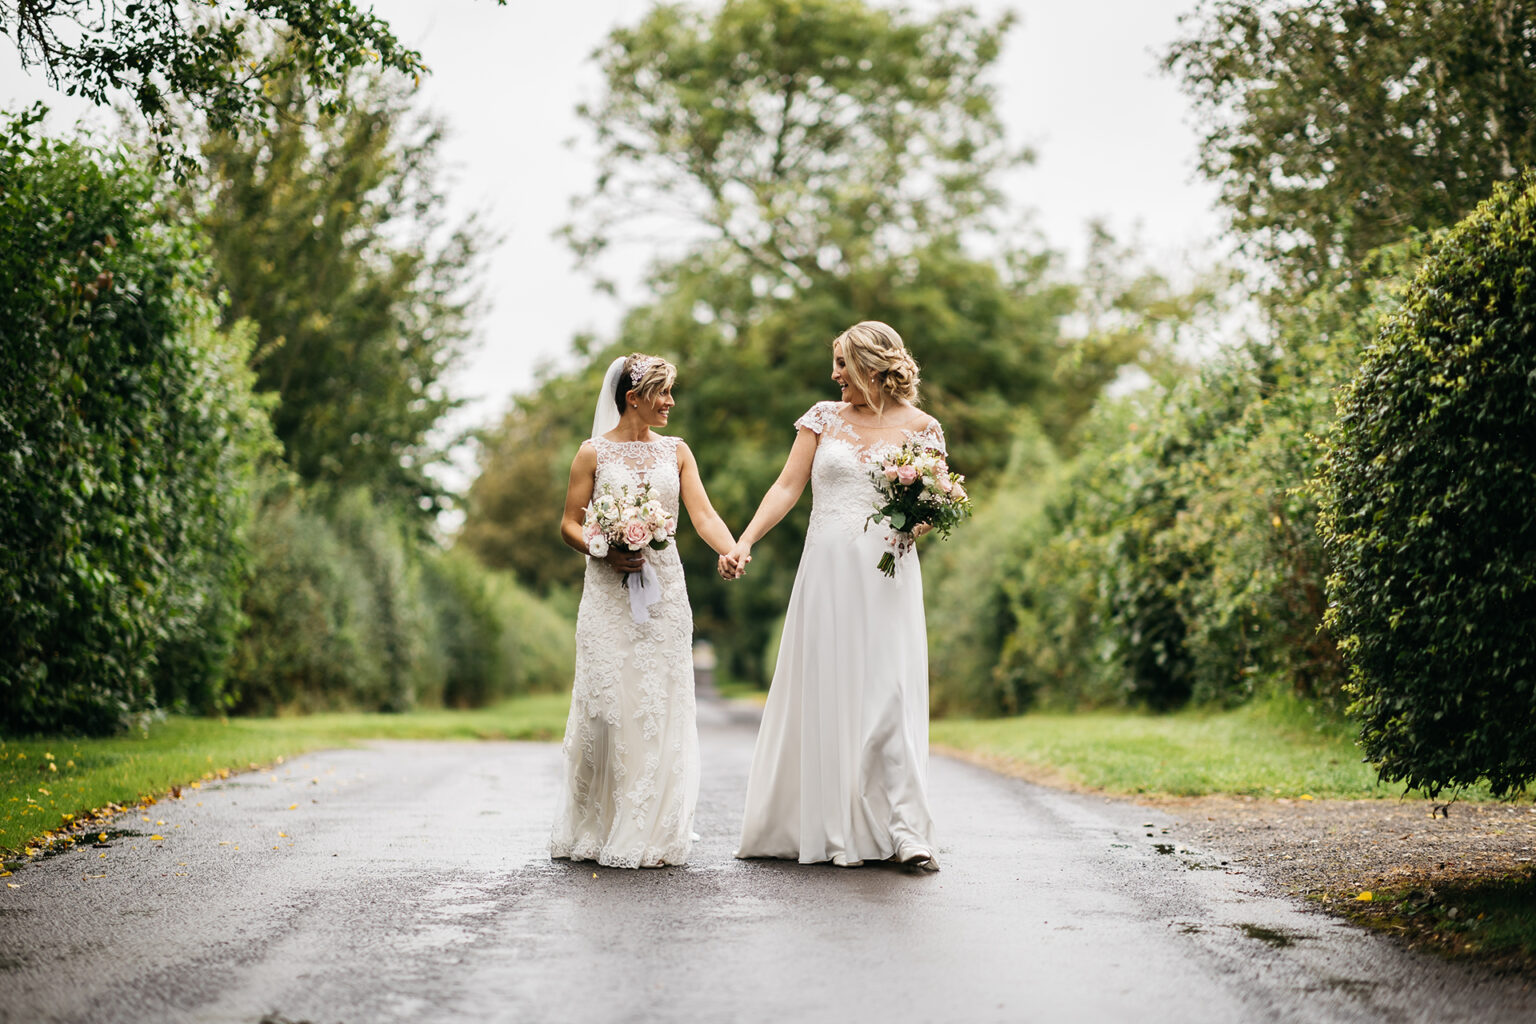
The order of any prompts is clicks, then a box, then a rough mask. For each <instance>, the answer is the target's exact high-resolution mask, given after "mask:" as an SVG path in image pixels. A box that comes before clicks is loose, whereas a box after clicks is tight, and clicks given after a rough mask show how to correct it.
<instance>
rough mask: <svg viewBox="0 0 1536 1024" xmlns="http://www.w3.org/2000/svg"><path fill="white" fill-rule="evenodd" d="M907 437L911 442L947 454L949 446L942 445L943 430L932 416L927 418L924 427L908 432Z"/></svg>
mask: <svg viewBox="0 0 1536 1024" xmlns="http://www.w3.org/2000/svg"><path fill="white" fill-rule="evenodd" d="M907 436H908V438H909V439H910V440H912V441H920V442H922V443H923V444H926V445H931V446H933V447H934V448H937V449H938V450H939V451H941V452H943V453H944V454H945V455H948V454H949V446H948V445H946V444H945V443H944V428H943V426H941V425H940V424H939V421H938V420H936V419H934V418H933V417H932V416H930V417H928V422H927V424H926V425H924V426H922V427H920V428H918V429H917V430H914V431H909V432H908V434H907Z"/></svg>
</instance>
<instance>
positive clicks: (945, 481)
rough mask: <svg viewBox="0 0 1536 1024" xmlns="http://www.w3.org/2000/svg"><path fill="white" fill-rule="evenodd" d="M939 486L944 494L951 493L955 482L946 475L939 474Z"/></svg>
mask: <svg viewBox="0 0 1536 1024" xmlns="http://www.w3.org/2000/svg"><path fill="white" fill-rule="evenodd" d="M939 486H940V487H942V488H944V493H945V494H950V493H953V491H954V489H955V482H954V481H953V480H951V479H950V478H949V477H948V476H941V477H939Z"/></svg>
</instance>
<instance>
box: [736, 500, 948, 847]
mask: <svg viewBox="0 0 1536 1024" xmlns="http://www.w3.org/2000/svg"><path fill="white" fill-rule="evenodd" d="M884 550H885V547H884V539H883V531H880V530H876V529H871V530H869V531H868V532H863V531H862V530H860V531H849V530H846V529H838V528H835V527H834V526H831V525H830V524H829V525H828V527H827V528H824V529H819V530H818V529H817V528H816V526H815V525H814V524H813V526H812V529H811V532H810V534H809V535H808V536H807V538H806V543H805V550H804V553H803V554H802V555H801V558H800V568H799V571H798V573H797V574H796V576H795V586H794V591H793V593H792V594H791V596H790V599H789V610H788V612H787V614H786V617H785V620H784V634H783V639H782V641H781V642H780V645H779V656H778V663H777V665H776V666H775V668H774V673H773V683H772V685H771V687H770V688H769V691H768V703H767V706H766V707H765V708H764V711H763V722H762V727H761V730H760V731H759V733H758V736H757V746H756V749H755V750H754V752H753V759H752V771H751V775H750V777H749V779H748V782H747V805H746V812H745V815H744V820H743V822H742V831H741V843H740V846H739V847H738V849H737V852H736V856H738V857H779V858H786V859H792V860H798V861H799V862H800V863H802V864H810V863H817V862H821V861H831V862H832V863H833V864H838V865H844V866H853V865H856V864H859V863H861V862H863V861H865V860H884V859H887V858H890V857H892V856H897V855H902V854H904V853H905V852H906V851H908V850H910V849H913V848H921V849H924V850H927V851H928V852H930V853H937V852H938V851H937V847H936V845H935V842H934V831H933V821H932V818H931V817H930V815H929V811H928V797H927V773H928V638H927V628H926V625H925V623H924V621H923V579H922V570H921V569H920V567H919V566H918V561H917V553H916V552H909V553H908V554H906V555H905V556H903V557H902V558H900V559H899V560H898V565H897V570H896V576H895V578H894V579H892V578H889V577H887V576H885V575H883V574H882V573H881V572H880V571H879V570H878V569H877V568H876V567H875V563H876V562H877V561H879V558H880V554H881V552H882V551H884Z"/></svg>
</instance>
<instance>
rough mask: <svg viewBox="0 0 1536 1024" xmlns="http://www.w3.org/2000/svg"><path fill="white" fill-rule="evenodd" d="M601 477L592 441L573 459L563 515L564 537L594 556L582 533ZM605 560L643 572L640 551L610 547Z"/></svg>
mask: <svg viewBox="0 0 1536 1024" xmlns="http://www.w3.org/2000/svg"><path fill="white" fill-rule="evenodd" d="M596 480H597V452H596V451H595V450H594V449H593V447H592V446H591V445H589V444H584V445H582V446H581V447H580V448H579V449H577V451H576V458H574V459H572V460H571V480H570V483H568V484H567V485H566V487H565V512H564V513H562V514H561V516H560V539H561V540H563V541H565V542H566V543H567V544H569V545H570V546H571V547H573V548H575V549H576V550H577V551H580V552H581V553H582V554H584V555H588V556H589V557H590V555H591V552H589V551H588V550H587V538H586V537H585V535H584V534H583V533H582V529H581V528H582V525H583V523H584V521H585V519H586V509H587V506H588V505H590V504H591V503H592V488H593V486H594V485H595V482H596ZM603 561H605V562H607V563H608V564H609V565H611V566H613V567H614V568H615V569H617V570H619V571H620V572H639V571H640V566H641V563H642V562H643V561H644V559H643V558H641V556H640V552H638V551H629V550H627V549H626V550H620V546H619V545H617V544H614V545H612V546H610V547H609V548H608V554H607V555H605V556H604V557H603Z"/></svg>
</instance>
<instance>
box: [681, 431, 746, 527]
mask: <svg viewBox="0 0 1536 1024" xmlns="http://www.w3.org/2000/svg"><path fill="white" fill-rule="evenodd" d="M677 473H678V477H679V479H680V480H681V481H682V489H683V505H684V507H686V508H687V509H688V518H689V520H690V521H692V523H693V528H694V530H696V531H697V532H698V534H699V536H700V537H702V538H703V539H704V543H706V544H708V545H709V546H710V547H712V548H714V549H715V553H716V554H720V555H723V554H725V553H726V552H727V551H729V550H731V548H732V547H733V546H734V545H735V544H736V538H734V537H732V536H731V531H730V528H729V527H727V526H726V525H725V520H724V519H721V518H720V514H719V513H718V512H716V511H715V507H714V506H713V505H711V504H710V503H709V495H708V494H707V493H706V492H705V490H704V481H703V480H701V479H699V463H698V460H697V459H695V458H694V457H693V452H692V450H690V449H689V447H688V446H687V445H686V444H684V443H683V442H681V441H679V442H678V443H677Z"/></svg>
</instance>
